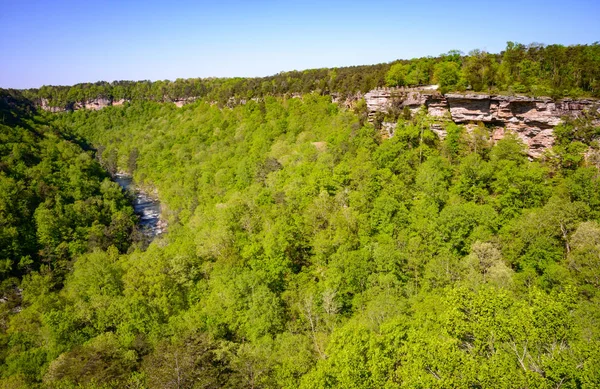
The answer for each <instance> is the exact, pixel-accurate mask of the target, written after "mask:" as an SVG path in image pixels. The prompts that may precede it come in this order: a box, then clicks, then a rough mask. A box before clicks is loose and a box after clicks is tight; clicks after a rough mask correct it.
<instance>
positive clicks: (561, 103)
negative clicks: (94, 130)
mask: <svg viewBox="0 0 600 389" xmlns="http://www.w3.org/2000/svg"><path fill="white" fill-rule="evenodd" d="M292 97H298V96H292ZM361 98H364V99H365V101H366V104H367V109H368V111H369V118H370V119H371V120H373V119H374V118H375V116H376V114H377V113H378V112H382V113H389V112H391V111H393V110H396V111H398V110H402V109H404V107H408V108H409V109H410V110H411V111H412V112H416V111H418V110H419V109H421V107H423V106H425V107H426V109H427V112H428V114H429V115H430V116H433V117H436V118H439V119H440V120H452V121H454V122H455V123H464V124H468V123H479V122H482V123H486V124H489V125H491V126H492V127H493V128H494V129H493V131H492V138H493V139H494V140H499V139H502V138H503V137H504V133H505V132H506V131H514V132H515V133H516V134H517V136H519V137H520V138H521V139H522V140H523V142H524V143H525V144H526V145H527V147H528V148H529V155H530V156H531V157H539V156H540V155H541V154H542V153H543V151H544V150H545V149H546V148H548V147H551V146H552V145H553V144H554V131H553V130H554V127H555V126H557V125H558V124H560V123H561V122H562V120H563V118H564V117H565V116H571V117H573V116H577V115H580V114H581V113H582V112H583V111H584V110H589V109H595V110H598V111H599V112H600V102H599V101H597V100H590V99H583V100H573V99H562V100H556V101H555V100H553V99H551V98H549V97H526V96H501V95H488V94H478V93H467V94H463V93H448V94H445V95H442V94H440V93H439V92H437V91H436V88H435V87H434V86H425V87H417V88H404V87H400V88H377V89H373V90H371V91H369V92H367V93H366V94H364V95H362V94H360V93H357V94H355V95H352V96H350V97H349V98H346V99H341V98H340V96H338V95H336V94H333V95H332V99H333V101H334V102H336V103H340V104H343V105H346V106H348V107H350V106H351V105H352V104H353V103H354V102H355V101H357V100H359V99H361ZM195 100H196V98H194V97H191V98H187V99H175V100H169V101H170V102H172V103H174V104H175V105H176V106H178V107H182V106H183V105H185V104H188V103H191V102H193V101H195ZM253 100H258V99H253ZM125 102H126V100H110V99H107V98H98V99H94V100H90V101H84V102H78V103H75V104H73V105H71V106H70V107H53V106H50V105H49V102H48V101H47V100H46V99H41V102H40V104H39V106H40V107H41V108H42V109H44V110H46V111H51V112H63V111H67V110H78V109H91V110H98V109H102V108H104V107H108V106H111V105H113V106H114V105H122V104H124V103H125ZM244 103H246V101H245V100H239V101H236V100H235V99H230V101H229V102H228V106H232V105H236V104H244ZM394 129H395V123H384V124H383V128H382V130H383V131H384V133H385V135H386V136H393V133H394ZM432 130H433V131H434V132H435V133H436V134H438V135H439V136H440V137H442V138H443V137H444V136H445V131H444V130H443V126H440V125H439V124H436V125H434V126H433V127H432Z"/></svg>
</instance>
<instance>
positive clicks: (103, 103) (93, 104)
mask: <svg viewBox="0 0 600 389" xmlns="http://www.w3.org/2000/svg"><path fill="white" fill-rule="evenodd" d="M125 101H126V100H123V99H121V100H114V101H113V100H111V99H109V98H105V97H99V98H97V99H93V100H87V101H78V102H76V103H74V104H72V105H69V106H66V107H55V106H52V105H50V103H49V101H48V100H47V99H41V101H40V104H39V107H40V108H41V109H43V110H44V111H49V112H66V111H77V110H80V109H91V110H93V111H97V110H99V109H102V108H106V107H109V106H111V105H122V104H123V103H125Z"/></svg>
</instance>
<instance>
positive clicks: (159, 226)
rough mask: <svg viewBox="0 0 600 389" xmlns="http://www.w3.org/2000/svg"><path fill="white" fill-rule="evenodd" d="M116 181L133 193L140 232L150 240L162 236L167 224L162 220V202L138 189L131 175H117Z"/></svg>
mask: <svg viewBox="0 0 600 389" xmlns="http://www.w3.org/2000/svg"><path fill="white" fill-rule="evenodd" d="M114 180H115V182H116V183H117V184H119V185H120V186H121V188H123V189H125V190H126V191H129V192H131V193H133V196H134V198H133V209H134V211H135V214H136V215H138V217H139V218H140V221H139V227H140V231H141V232H142V233H143V234H144V235H145V236H146V237H148V238H149V239H150V240H152V239H154V238H155V237H156V236H158V235H160V234H162V233H163V232H164V231H165V227H166V223H165V222H164V221H162V220H161V219H160V201H158V200H156V199H154V198H152V197H151V196H149V195H148V194H147V193H146V192H144V191H142V190H140V189H139V188H138V187H136V186H135V184H134V182H133V178H132V177H131V176H129V175H126V174H122V173H117V174H115V177H114Z"/></svg>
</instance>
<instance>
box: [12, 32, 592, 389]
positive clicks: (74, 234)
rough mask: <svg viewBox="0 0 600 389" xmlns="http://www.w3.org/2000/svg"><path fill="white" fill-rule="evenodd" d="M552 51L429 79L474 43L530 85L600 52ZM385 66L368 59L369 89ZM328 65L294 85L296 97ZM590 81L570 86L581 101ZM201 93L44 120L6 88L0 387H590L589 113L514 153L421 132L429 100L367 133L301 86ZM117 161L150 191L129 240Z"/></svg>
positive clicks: (455, 130) (474, 138)
mask: <svg viewBox="0 0 600 389" xmlns="http://www.w3.org/2000/svg"><path fill="white" fill-rule="evenodd" d="M553 47H554V46H547V47H535V46H532V47H527V48H525V47H522V46H519V45H516V46H515V47H514V48H511V49H510V50H507V51H506V52H505V53H503V54H502V55H501V56H497V55H491V54H485V53H479V54H477V55H475V56H471V57H461V56H459V55H456V56H453V57H452V58H453V59H448V61H449V62H445V61H446V60H445V59H441V58H438V59H424V60H422V61H425V62H428V61H429V62H428V63H431V64H432V67H430V68H429V70H428V71H429V74H430V76H431V69H437V71H434V72H433V73H434V74H436V73H437V77H441V75H440V72H443V73H444V74H445V73H449V74H450V73H452V72H453V71H454V70H458V69H463V68H467V69H468V68H469V66H470V64H472V61H474V60H475V59H477V58H480V57H479V56H481V58H484V59H485V58H488V59H490V60H492V61H491V63H492V64H497V65H498V69H497V73H495V74H504V75H505V77H509V76H510V77H514V78H509V80H511V81H510V82H509V81H502V82H509V84H506V85H511V86H514V85H516V84H517V83H520V84H521V85H524V86H526V87H531V86H532V85H537V84H535V83H531V84H528V83H527V82H524V80H527V78H526V77H525V76H524V75H523V74H525V73H524V72H523V71H522V64H523V63H524V61H531V65H532V66H538V70H540V71H541V69H542V68H541V64H544V63H545V62H544V61H545V60H544V58H548V56H549V55H550V54H548V53H550V50H559V49H560V50H559V51H561V52H564V53H569V52H570V51H573V52H576V53H581V56H582V58H587V57H585V56H586V55H588V54H589V55H591V54H590V53H598V47H599V46H598V45H597V44H595V45H591V46H575V47H569V48H560V47H558V48H557V47H554V48H553ZM513 49H514V52H512V51H511V50H513ZM519 53H520V54H519ZM535 53H538V55H539V57H535V56H534V54H535ZM583 53H586V54H585V55H584V54H583ZM513 54H515V55H516V54H518V55H516V57H513V56H512V55H513ZM565 55H566V54H565ZM501 57H502V58H504V60H503V61H501V62H499V61H500V59H501ZM507 58H517V60H515V61H516V62H511V63H513V64H516V65H515V66H516V68H514V69H513V68H510V67H508V65H507V62H506V61H507ZM528 58H541V59H539V60H536V61H537V62H535V61H533V60H530V59H528ZM565 58H566V60H568V61H572V63H575V62H576V61H577V60H576V59H575V58H579V57H576V56H575V55H570V54H569V55H566V57H565ZM594 60H595V61H597V60H598V55H597V54H596V57H595V59H594ZM440 61H441V62H440ZM486 61H487V60H486ZM582 61H584V60H583V59H582ZM584 62H585V61H584ZM417 63H418V61H416V62H407V63H404V64H402V65H401V66H403V68H402V69H401V71H397V73H396V75H400V76H402V74H404V73H405V74H406V75H405V76H402V77H413V76H412V75H411V74H414V73H413V69H412V68H411V67H412V66H413V65H415V66H416V64H417ZM436 63H437V65H436ZM569 63H571V62H569ZM440 64H441V65H440ZM452 64H456V65H452ZM394 66H395V65H394ZM405 66H408V67H405ZM486 66H487V65H486ZM494 66H496V65H494ZM388 68H389V66H387V65H385V66H384V65H381V66H378V67H374V68H373V73H369V72H368V71H369V69H368V68H365V69H364V70H365V72H366V73H367V76H365V77H364V78H363V80H372V81H369V82H372V83H373V84H368V83H369V82H367V84H368V85H366V86H365V88H367V89H368V88H370V87H372V86H374V85H378V84H379V83H380V82H381V80H382V78H381V77H383V78H385V77H386V73H387V72H388V71H389V70H390V69H388ZM392 68H393V66H392ZM440 69H442V70H440ZM448 69H449V70H448ZM501 69H504V70H502V71H500V70H501ZM515 69H516V70H515ZM519 69H520V70H519ZM598 69H599V68H598V66H596V67H594V68H593V69H592V70H593V72H596V74H597V72H598ZM337 71H338V70H335V71H334V70H323V71H320V70H319V71H314V72H313V73H311V72H306V73H292V74H297V75H298V77H300V76H302V75H303V74H307V75H308V76H307V79H308V80H309V81H307V84H306V85H309V87H308V88H309V89H313V88H314V84H313V83H312V82H313V81H314V80H316V79H319V80H325V78H319V77H316V76H315V77H313V76H312V75H316V74H322V75H323V77H325V75H327V76H326V77H327V79H329V80H331V79H333V80H337V79H338V78H335V77H333V78H332V77H331V73H335V72H337ZM344 71H347V72H349V73H348V74H351V73H352V72H353V70H352V69H346V70H344ZM344 71H342V70H339V73H337V74H338V75H341V74H344ZM394 71H396V70H394ZM513 71H514V72H513ZM544 71H547V69H545V68H544ZM550 71H551V70H550ZM588 71H589V69H588V70H586V71H583V70H582V71H581V72H580V73H579V76H576V75H575V73H568V74H569V77H571V76H573V77H575V78H577V77H578V78H577V81H576V82H575V81H573V83H572V84H568V85H569V88H571V87H573V88H580V89H581V90H582V91H587V92H593V93H597V91H598V84H597V82H598V81H597V80H598V77H597V76H594V77H596V78H595V81H593V82H591V81H590V78H589V77H592V76H590V75H589V74H590V73H586V72H588ZM355 74H359V73H358V72H357V73H355ZM369 74H372V75H374V74H378V76H376V77H375V76H373V78H369V77H370V76H369ZM478 74H482V75H484V76H485V75H486V74H488V73H486V71H483V72H481V73H478ZM559 74H563V75H565V74H567V73H561V72H559ZM388 75H389V74H388ZM288 76H290V75H288ZM288 76H285V75H278V76H275V77H274V78H273V79H272V80H279V79H280V78H285V77H288ZM402 77H397V78H396V79H395V80H396V81H393V80H392V81H393V82H397V83H401V82H404V81H402V80H404V78H402ZM462 77H463V76H460V77H458V78H456V80H457V81H456V82H457V83H459V82H462V81H460V80H461V79H462ZM498 77H499V76H498ZM523 77H525V78H523ZM560 77H562V76H560ZM450 78H452V77H450ZM484 78H485V77H484ZM290 79H292V78H291V76H290ZM298 79H300V78H298ZM427 80H428V81H429V79H427ZM486 80H489V79H487V78H486ZM494 80H500V78H494ZM502 80H507V79H506V78H503V79H502ZM530 80H534V81H532V82H537V81H535V78H532V79H530ZM561 80H563V78H561ZM213 81H214V82H215V83H223V84H222V85H226V84H227V83H231V85H238V84H236V83H238V82H240V83H241V84H239V85H246V86H245V87H244V88H248V89H244V88H242V89H241V90H242V91H244V92H243V93H250V92H249V91H254V89H252V88H251V87H250V86H248V85H249V84H244V83H246V82H248V83H249V82H251V80H246V81H239V80H213ZM213 81H211V82H213ZM188 82H190V83H192V84H194V82H195V81H182V83H184V84H185V83H188ZM202 82H204V81H202ZM202 82H199V84H198V85H203V84H202ZM207 82H208V81H207ZM265 82H267V81H266V80H265ZM340 82H341V81H340ZM345 82H348V85H353V87H356V88H362V86H360V85H361V84H360V82H358V81H356V80H353V81H349V80H348V81H345ZM418 82H419V83H420V82H421V81H418ZM468 82H469V83H471V85H477V84H476V83H475V82H474V81H468ZM482 82H483V84H482V85H484V86H483V87H488V86H490V85H491V84H489V83H488V81H482ZM494 82H498V83H499V82H500V81H494ZM549 82H550V81H549ZM561 82H565V83H567V82H569V83H570V82H571V81H564V80H563V81H561ZM594 82H595V84H594ZM277 83H278V82H275V84H277ZM175 84H177V82H176V83H173V84H168V85H175ZM132 85H133V88H137V87H139V86H141V85H146V86H147V87H148V88H150V89H151V88H152V87H153V86H154V85H161V84H157V83H154V84H144V83H137V84H132ZM194 85H195V84H194ZM271 85H274V84H271ZM292 85H295V84H293V83H290V84H289V85H288V87H286V88H288V89H286V90H285V91H286V92H290V91H293V92H295V91H297V90H296V89H293V88H292ZM300 85H304V84H300ZM324 85H327V84H326V83H325V84H324ZM339 85H343V84H339ZM528 85H529V86H528ZM561 85H563V84H561ZM564 85H567V84H564ZM111 88H112V86H111ZM294 88H296V87H294ZM303 88H304V87H302V88H300V89H298V91H303ZM594 88H595V89H594ZM46 90H55V91H56V90H59V89H46ZM217 90H224V89H214V90H213V92H215V93H216V91H217ZM330 90H336V89H335V88H332V87H330ZM337 90H338V91H341V92H346V91H348V92H349V91H350V89H348V90H343V87H341V86H340V87H339V89H337ZM40 93H41V92H40ZM194 93H196V92H194ZM211 93H212V92H211ZM236 93H237V92H236ZM240 93H242V92H240ZM256 93H259V92H258V91H256ZM192 94H193V93H192ZM234 94H235V93H234ZM206 96H208V97H207V98H206V99H202V100H200V101H196V102H195V103H193V104H189V105H186V106H185V107H183V108H176V107H175V106H174V105H173V104H161V103H158V102H153V101H133V102H132V103H130V104H126V105H124V106H120V107H108V108H105V109H102V110H100V111H95V112H94V111H86V110H81V111H76V112H71V113H63V114H49V113H43V114H40V113H36V112H35V111H34V109H33V108H32V107H31V105H30V104H28V103H27V102H26V101H22V100H20V99H19V97H18V96H9V97H5V98H4V100H2V101H4V103H3V104H4V105H3V106H2V115H3V124H2V125H1V126H0V130H1V133H0V134H1V136H2V142H1V145H0V157H1V158H2V159H1V161H0V163H1V164H0V180H1V181H0V185H1V188H2V189H1V190H0V196H1V197H0V215H1V216H2V219H1V221H0V223H1V224H0V242H2V245H1V246H0V252H1V253H2V254H1V255H2V257H1V258H0V259H1V260H2V268H1V269H0V272H1V273H0V274H2V277H3V280H4V281H3V282H2V293H3V297H2V303H1V304H0V388H31V387H41V388H81V387H85V388H223V387H224V388H227V387H230V388H237V387H244V388H297V387H300V388H390V389H391V388H458V387H460V388H489V387H494V388H515V387H519V388H597V387H599V386H600V293H599V289H598V288H599V287H600V223H599V222H600V171H599V167H600V164H595V163H594V162H597V161H596V160H597V158H596V159H594V158H587V160H586V159H585V158H584V157H583V155H584V153H585V152H586V151H588V150H589V146H592V151H591V152H590V153H589V154H588V155H590V156H594V155H597V154H598V145H597V143H594V142H596V139H597V138H598V136H599V135H600V129H599V128H598V127H596V126H594V125H593V124H592V123H593V122H592V119H593V118H591V117H582V118H579V119H578V120H575V121H571V122H567V123H565V124H563V125H561V126H559V127H557V129H556V131H555V134H556V137H557V143H556V147H555V148H554V149H553V150H552V151H551V152H549V153H548V154H547V155H546V157H545V158H543V159H541V160H539V161H533V162H531V161H528V159H527V157H526V154H525V152H524V145H523V144H522V143H521V142H520V141H519V140H518V139H517V138H516V137H514V136H510V135H509V136H507V137H505V138H504V139H503V140H501V141H499V142H497V143H496V144H495V145H493V144H492V142H491V141H490V131H489V130H488V129H487V128H485V127H483V126H480V127H478V128H476V129H475V130H474V131H471V132H467V131H466V129H465V128H464V127H463V126H458V125H455V124H453V123H445V124H444V126H445V129H446V131H447V133H448V135H447V137H446V138H445V139H444V140H440V139H439V138H438V137H437V136H436V135H435V134H434V133H433V132H431V130H430V124H431V120H432V119H431V118H429V117H427V116H426V115H425V113H420V114H415V115H413V116H412V117H408V116H403V117H402V118H400V119H399V122H398V127H397V129H396V133H395V136H394V137H393V138H390V139H382V137H381V134H380V133H379V131H377V130H376V129H375V128H374V127H373V125H371V124H369V123H366V122H365V121H364V116H362V115H360V112H354V111H353V110H344V109H341V108H340V107H339V106H338V105H336V104H333V103H331V98H330V97H328V96H322V95H321V92H319V91H317V92H315V93H307V94H304V95H303V96H302V97H300V98H286V97H285V96H280V97H270V96H267V97H265V98H264V99H262V100H261V101H249V102H248V103H247V104H245V105H237V106H235V107H232V108H228V107H219V106H218V105H214V104H211V99H212V98H213V97H212V96H210V95H209V94H207V95H206ZM244 96H245V97H250V96H249V95H244ZM113 97H115V98H116V97H117V96H114V95H113ZM0 100H1V99H0ZM359 110H360V109H359V108H358V107H357V111H359ZM94 155H95V156H96V159H94V158H93V156H94ZM96 161H99V162H96ZM117 170H122V171H127V172H130V173H131V174H133V176H134V178H135V180H136V181H137V182H138V183H139V184H142V185H147V186H151V187H155V188H156V189H157V190H158V193H159V195H160V199H161V202H162V204H163V207H164V209H165V210H164V217H166V218H167V219H168V221H169V232H168V233H167V234H165V235H163V236H161V237H159V238H157V239H156V240H155V241H154V242H152V243H151V244H150V245H149V246H148V247H147V248H144V247H143V246H141V245H136V244H135V242H132V232H133V223H134V221H135V217H134V216H133V214H132V210H131V207H130V206H129V205H128V204H129V203H128V201H127V198H126V196H124V195H123V194H122V192H121V191H120V190H119V189H118V187H117V186H116V184H114V183H111V182H110V181H109V180H108V179H107V177H108V175H107V174H108V173H107V172H114V171H117Z"/></svg>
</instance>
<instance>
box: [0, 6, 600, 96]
mask: <svg viewBox="0 0 600 389" xmlns="http://www.w3.org/2000/svg"><path fill="white" fill-rule="evenodd" d="M599 20H600V0H570V1H564V0H561V1H558V0H545V1H529V0H519V1H514V0H504V1H500V2H498V1H495V2H486V1H481V0H480V1H472V0H468V1H460V0H455V1H436V0H429V1H428V0H421V1H419V0H411V1H402V0H400V1H382V0H371V1H368V0H363V1H353V0H345V1H337V0H336V1H313V0H307V1H284V0H281V1H234V0H222V1H189V0H187V1H177V0H173V1H168V0H161V1H156V0H146V1H132V0H120V1H112V0H108V1H106V0H77V1H67V0H0V87H4V88H29V87H39V86H42V85H45V84H46V85H70V84H75V83H78V82H94V81H99V80H105V81H113V80H142V79H150V80H158V79H170V80H174V79H176V78H188V77H211V76H216V77H221V76H227V77H229V76H266V75H270V74H274V73H278V72H280V71H284V70H293V69H297V70H300V69H307V68H315V67H333V66H345V65H360V64H373V63H379V62H389V61H392V60H394V59H398V58H413V57H420V56H428V55H431V56H435V55H438V54H440V53H444V52H447V51H449V50H452V49H458V50H461V51H464V52H468V51H470V50H472V49H475V48H478V49H485V50H488V51H490V52H499V51H501V50H502V49H503V48H504V47H505V44H506V42H507V41H515V42H520V43H531V42H540V43H546V44H550V43H560V44H565V45H567V44H575V43H592V42H594V41H598V40H600V22H599Z"/></svg>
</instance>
